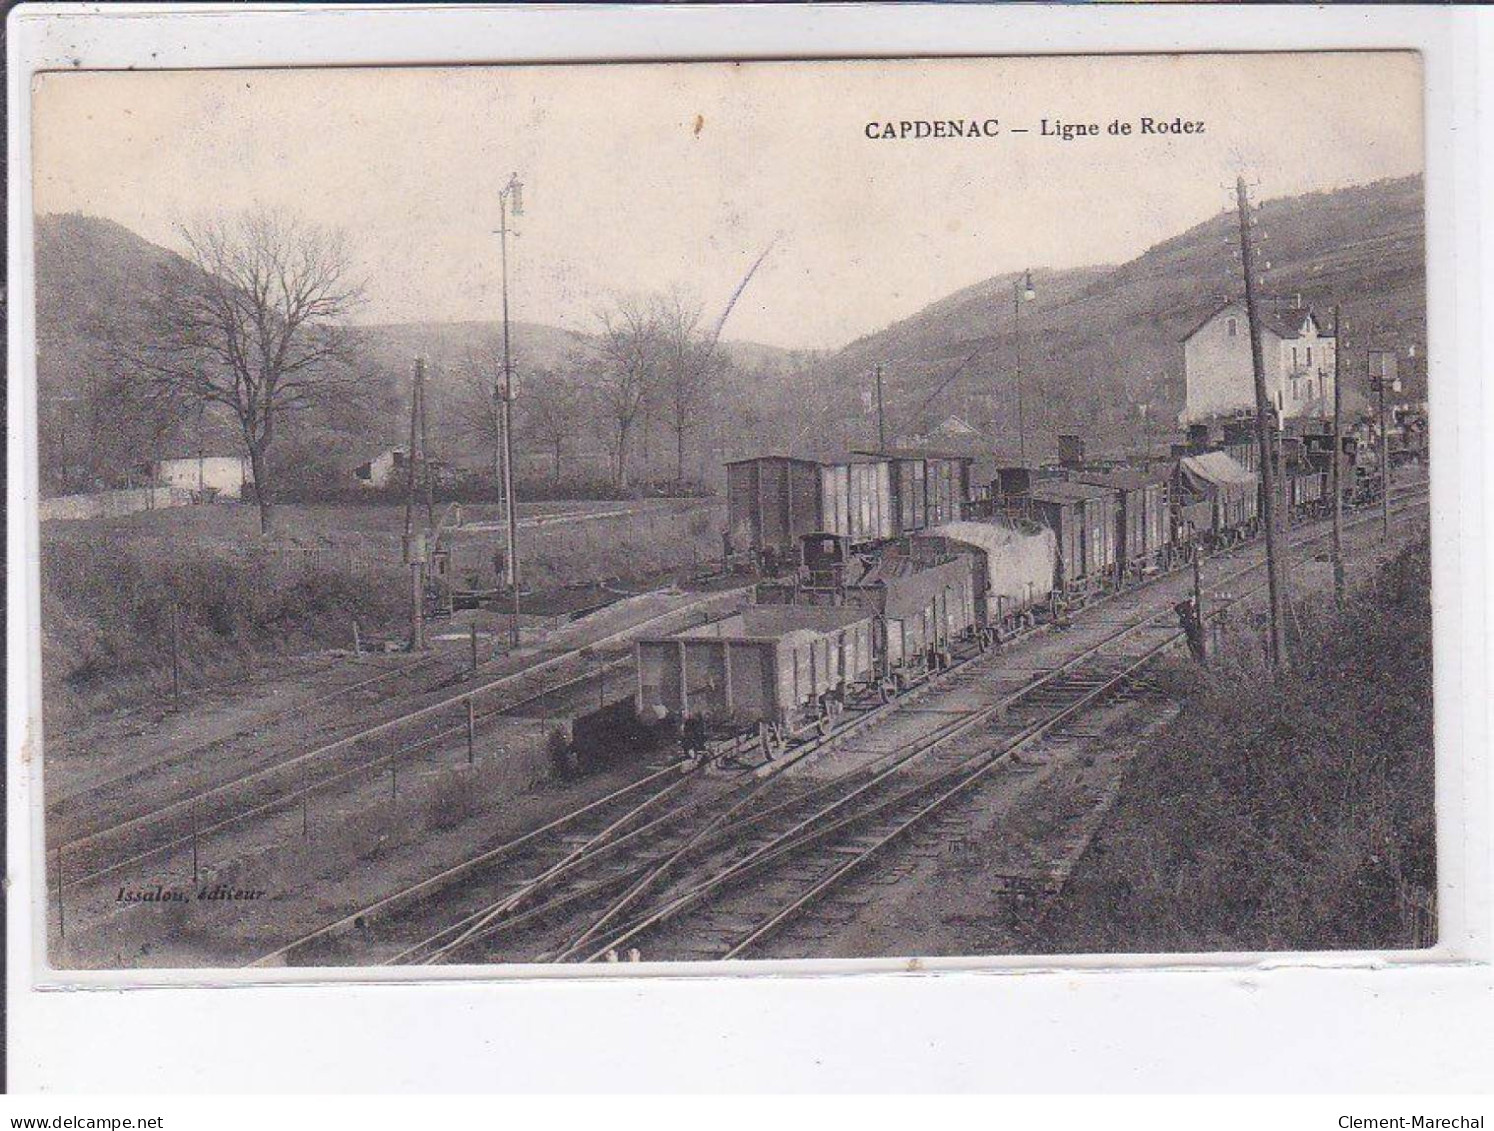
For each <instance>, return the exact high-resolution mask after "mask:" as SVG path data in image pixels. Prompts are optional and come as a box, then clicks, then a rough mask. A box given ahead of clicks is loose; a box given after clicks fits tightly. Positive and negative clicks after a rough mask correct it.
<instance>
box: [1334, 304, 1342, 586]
mask: <svg viewBox="0 0 1494 1131" xmlns="http://www.w3.org/2000/svg"><path fill="white" fill-rule="evenodd" d="M1343 356H1344V320H1343V314H1342V312H1341V311H1340V310H1339V307H1338V304H1337V303H1334V304H1333V465H1332V470H1333V599H1334V601H1335V602H1336V603H1337V604H1338V606H1339V607H1340V608H1342V607H1343V603H1344V485H1343V481H1342V479H1341V478H1340V476H1341V475H1342V466H1343V462H1344V395H1343Z"/></svg>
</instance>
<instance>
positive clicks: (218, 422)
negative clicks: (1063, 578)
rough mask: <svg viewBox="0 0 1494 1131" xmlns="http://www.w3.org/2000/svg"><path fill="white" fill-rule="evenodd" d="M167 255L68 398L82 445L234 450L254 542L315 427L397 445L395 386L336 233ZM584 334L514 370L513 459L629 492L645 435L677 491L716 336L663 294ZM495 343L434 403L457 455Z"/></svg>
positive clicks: (477, 417)
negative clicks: (585, 450)
mask: <svg viewBox="0 0 1494 1131" xmlns="http://www.w3.org/2000/svg"><path fill="white" fill-rule="evenodd" d="M179 239H180V245H181V249H182V250H181V253H180V254H179V255H173V256H168V257H166V259H165V261H164V262H163V263H162V264H160V265H159V268H158V271H157V275H156V277H155V278H154V279H153V280H151V282H150V286H149V287H147V288H145V292H146V293H145V294H144V296H143V298H142V300H141V311H140V312H139V313H140V314H141V317H140V318H138V319H136V320H134V321H133V322H132V327H131V331H130V332H129V333H128V334H125V333H121V334H120V338H121V340H117V341H111V342H109V343H108V344H107V347H106V348H105V349H104V351H103V352H104V353H105V354H106V355H107V357H108V363H107V365H105V366H103V367H102V368H101V369H99V370H98V371H96V372H95V373H94V375H93V376H92V377H91V379H90V382H89V384H88V386H87V388H86V389H85V391H84V393H83V394H82V396H81V399H82V400H84V401H86V402H87V404H86V406H85V407H86V413H85V414H84V415H85V416H86V418H87V419H88V420H90V421H92V424H91V425H90V427H91V428H92V429H93V432H95V433H103V432H107V431H109V430H110V429H112V430H114V432H116V433H117V434H118V435H120V436H124V435H128V437H129V440H128V441H127V447H128V448H129V449H130V450H131V451H132V452H133V454H134V456H135V458H136V459H142V458H147V457H149V456H150V455H151V453H152V451H156V452H159V451H160V450H161V449H162V447H163V445H166V446H170V441H172V440H173V439H175V440H176V441H178V443H179V442H180V441H181V440H182V439H183V438H184V437H186V436H189V435H195V436H196V437H197V439H198V440H199V442H201V439H202V437H203V435H204V434H205V431H206V432H213V433H214V435H216V436H217V437H218V439H217V440H216V441H215V442H216V443H218V444H220V445H221V444H222V443H223V442H224V437H226V436H227V435H228V434H231V435H232V437H233V439H234V441H235V446H237V447H238V448H239V449H240V450H241V452H242V454H243V455H244V456H245V457H246V458H247V460H248V462H249V464H250V466H251V467H252V470H253V476H254V483H255V490H254V495H255V499H256V501H257V504H258V507H259V514H260V528H261V530H262V531H263V532H265V533H268V532H269V531H270V530H271V529H272V528H273V525H274V508H275V504H276V501H277V498H279V497H280V496H281V492H282V487H283V483H284V482H285V481H286V478H287V474H288V471H287V467H288V464H287V458H286V457H287V456H288V455H289V454H290V453H292V452H294V453H296V454H297V456H298V457H304V458H305V459H307V460H310V461H312V462H313V463H314V464H315V463H317V461H321V462H320V464H319V466H321V467H325V466H326V461H327V459H328V452H327V450H326V448H327V445H326V444H325V443H321V442H320V437H321V436H323V435H325V433H326V430H329V429H330V430H332V431H334V432H337V433H338V434H340V435H341V436H343V437H347V438H348V441H349V443H350V444H353V443H361V444H364V445H368V444H370V443H377V442H380V441H383V440H386V439H388V438H389V437H390V436H391V435H398V434H399V430H398V428H397V427H391V426H392V425H395V424H396V420H395V419H391V417H392V416H396V415H397V413H398V412H399V411H400V410H399V408H398V405H399V403H400V402H401V401H402V400H404V398H403V396H402V394H401V388H402V384H403V381H404V379H405V378H404V375H403V374H399V373H391V372H389V370H388V367H387V365H381V363H380V362H379V361H378V360H377V358H376V354H377V352H378V351H376V350H374V349H372V348H370V342H369V340H368V335H367V332H366V331H362V330H360V329H359V328H357V327H355V326H353V325H352V324H351V319H352V318H353V317H354V316H355V315H356V314H357V313H358V312H359V311H360V310H361V309H362V308H363V306H364V301H365V287H364V284H363V281H362V280H361V279H359V278H358V277H357V272H356V267H355V261H354V256H353V252H352V247H351V244H350V241H349V239H348V238H347V236H346V235H345V234H344V233H342V232H339V231H336V230H332V229H328V228H324V227H321V226H318V225H315V224H311V223H308V222H305V221H304V220H302V219H300V218H298V217H296V216H295V215H294V214H291V213H288V212H284V211H274V210H269V209H264V208H257V209H253V210H250V211H246V212H244V213H240V214H234V215H227V216H218V217H213V218H209V219H204V220H199V221H196V222H193V223H189V224H184V225H182V226H181V227H180V229H179ZM125 321H129V320H126V319H119V320H118V322H119V324H120V325H123V323H124V322H125ZM114 322H115V320H114V319H112V318H111V324H113V323H114ZM592 322H593V330H592V332H590V333H578V334H575V335H573V338H574V343H573V348H572V349H570V350H569V351H568V352H567V354H566V355H565V357H564V358H563V360H558V361H557V360H555V359H551V360H550V361H549V362H547V363H545V364H538V365H534V366H530V365H527V364H526V359H525V358H524V357H523V356H522V355H518V356H516V357H515V359H514V360H515V363H516V364H515V375H516V384H517V386H518V389H519V392H518V395H517V396H516V398H515V403H514V406H513V410H514V411H513V417H514V430H515V443H516V445H518V446H520V447H522V448H523V449H525V450H527V451H530V452H538V451H543V452H545V453H546V456H547V458H548V461H549V463H550V465H551V470H552V473H553V476H554V478H555V479H556V480H557V481H558V480H560V479H561V478H562V475H563V461H564V458H565V455H566V452H567V449H568V448H569V449H571V450H577V449H578V448H582V447H585V446H587V445H591V446H594V447H595V446H600V447H601V448H602V449H603V450H605V453H606V458H607V463H608V476H609V478H610V480H611V482H612V485H613V486H614V487H615V488H617V489H626V488H628V487H629V485H630V483H631V482H632V481H633V477H634V475H635V468H636V465H637V462H638V450H637V449H638V448H639V446H640V439H641V437H640V430H643V431H644V432H645V434H646V433H647V429H648V428H649V427H650V426H651V425H652V424H654V423H655V422H658V423H662V424H663V426H664V429H665V431H666V433H667V435H668V438H669V440H670V442H671V446H672V448H673V452H672V455H673V471H674V478H675V480H676V481H677V482H681V483H683V482H686V481H687V480H689V479H690V478H691V476H690V475H689V471H690V452H691V447H692V443H694V442H695V441H696V439H697V436H698V434H699V433H701V432H702V431H703V429H704V426H705V424H706V423H707V421H708V420H711V419H717V420H719V416H720V413H721V412H723V411H727V409H726V407H725V404H724V397H723V381H724V379H725V378H726V377H727V376H728V375H729V374H732V373H733V372H734V368H733V366H732V364H731V362H730V361H729V360H728V359H727V358H726V357H725V356H724V355H723V352H722V351H721V349H720V348H719V342H718V338H719V333H720V320H717V321H716V322H715V323H714V324H712V323H710V322H709V321H708V320H707V318H706V316H705V313H704V310H703V308H702V305H701V304H700V303H699V301H697V300H696V299H694V298H693V297H692V296H690V295H689V294H688V293H686V292H684V291H682V290H680V289H678V288H675V289H672V290H669V291H667V292H665V293H660V294H656V295H652V296H645V297H633V296H628V297H618V298H614V299H612V300H610V301H609V302H608V303H606V304H605V305H603V306H600V307H599V308H598V309H596V310H595V311H594V312H593V318H592ZM500 340H501V339H499V338H498V337H497V334H496V333H495V334H493V335H492V337H491V339H490V340H485V341H484V342H483V343H482V344H481V345H480V346H478V347H474V348H472V349H469V351H468V352H467V355H466V357H465V358H464V359H463V361H462V362H461V364H460V365H459V369H460V373H459V374H457V375H455V376H456V380H455V382H454V388H452V389H451V390H450V392H449V397H450V399H451V401H452V407H453V409H454V410H455V416H456V417H457V420H458V422H459V426H460V428H461V429H462V430H463V432H464V434H465V438H466V439H467V440H468V441H469V448H470V447H471V446H476V447H479V448H481V449H485V450H489V451H491V450H494V449H495V448H496V446H497V440H498V420H499V404H500V402H499V400H498V398H497V389H499V388H501V385H502V353H501V348H500V346H499V341H500ZM411 361H413V357H412V358H411ZM736 376H737V378H738V379H739V380H738V382H737V384H738V385H739V386H740V384H741V380H742V378H743V375H741V374H740V373H737V374H736ZM732 396H733V398H734V399H735V401H736V410H737V411H738V412H739V413H740V414H741V415H742V418H743V419H744V420H745V421H746V422H747V423H748V424H749V425H751V424H752V422H753V420H754V419H755V413H754V409H753V408H752V406H751V405H750V404H747V405H743V404H742V403H741V401H742V399H743V398H742V397H741V395H740V389H739V390H738V392H737V393H735V394H732ZM747 399H748V400H750V398H747ZM405 403H408V402H407V401H406V402H405ZM205 421H206V422H208V423H206V424H205V423H204V422H205ZM194 425H195V432H194V431H193V428H194ZM45 446H46V445H45V438H44V447H45ZM64 446H65V445H64ZM488 466H489V467H491V466H492V465H491V464H489V465H488Z"/></svg>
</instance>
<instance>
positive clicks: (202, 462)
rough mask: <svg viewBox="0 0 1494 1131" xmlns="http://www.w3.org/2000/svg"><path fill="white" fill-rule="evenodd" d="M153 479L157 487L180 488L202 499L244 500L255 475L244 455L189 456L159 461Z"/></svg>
mask: <svg viewBox="0 0 1494 1131" xmlns="http://www.w3.org/2000/svg"><path fill="white" fill-rule="evenodd" d="M151 479H152V480H153V481H154V482H155V484H156V485H157V486H160V487H178V488H181V489H182V490H186V491H191V492H192V493H193V494H194V495H196V496H198V497H201V498H218V499H242V498H243V497H244V488H245V487H247V486H249V485H251V484H252V483H253V482H254V472H253V471H251V470H250V468H249V461H248V460H246V459H244V458H243V457H242V456H208V455H203V456H187V457H186V458H184V459H163V460H159V461H157V462H156V463H155V464H154V465H153V466H152V468H151Z"/></svg>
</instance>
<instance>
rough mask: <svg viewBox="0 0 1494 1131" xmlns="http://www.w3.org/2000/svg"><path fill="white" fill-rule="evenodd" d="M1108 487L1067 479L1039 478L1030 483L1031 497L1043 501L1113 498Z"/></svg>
mask: <svg viewBox="0 0 1494 1131" xmlns="http://www.w3.org/2000/svg"><path fill="white" fill-rule="evenodd" d="M1112 490H1113V488H1110V487H1097V486H1095V485H1094V484H1091V483H1075V482H1073V481H1072V480H1069V479H1040V480H1038V482H1036V483H1034V484H1033V485H1032V490H1031V491H1030V492H1028V493H1029V495H1031V497H1032V498H1034V499H1037V500H1038V501H1039V502H1044V503H1072V502H1076V501H1081V500H1084V499H1109V498H1113V496H1112V495H1111V491H1112Z"/></svg>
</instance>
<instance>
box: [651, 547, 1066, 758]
mask: <svg viewBox="0 0 1494 1131" xmlns="http://www.w3.org/2000/svg"><path fill="white" fill-rule="evenodd" d="M1054 547H1055V539H1054V535H1053V532H1052V531H1051V530H1048V529H1047V528H1046V527H1043V526H1039V525H1036V524H1032V523H1028V522H1025V521H1020V520H1019V521H1017V522H1008V521H1006V520H991V521H987V522H952V523H946V524H944V525H941V526H935V527H932V528H930V529H928V530H925V531H921V532H918V533H916V534H915V535H913V536H911V537H906V538H900V539H894V540H891V541H888V542H884V543H882V544H880V545H878V546H877V547H876V548H875V549H872V550H868V551H860V552H850V553H847V552H846V540H845V539H843V538H840V537H837V536H833V535H811V536H808V537H807V538H806V539H805V548H804V549H805V554H804V557H805V564H804V566H803V568H802V569H801V570H799V571H796V573H795V575H794V576H793V577H789V578H781V579H777V580H771V581H768V582H765V583H763V584H762V585H760V586H759V587H758V593H757V599H758V600H757V603H756V604H753V605H749V606H748V607H746V608H744V609H742V610H741V611H740V612H737V613H734V614H732V615H731V616H728V617H724V618H722V619H720V620H715V621H711V622H709V623H707V624H704V625H700V626H697V627H695V628H691V629H687V630H685V631H683V632H679V633H675V634H673V635H671V636H665V637H658V638H652V639H644V640H640V641H639V642H638V644H637V667H638V689H637V701H636V710H637V712H638V717H639V719H640V720H641V721H643V722H644V723H645V724H646V725H648V726H652V727H655V728H659V729H662V730H664V731H666V732H672V733H676V734H680V735H681V736H682V737H683V738H684V741H685V743H686V746H687V749H693V750H695V751H697V752H703V751H704V749H705V748H706V746H707V745H710V746H717V745H720V744H726V745H729V746H732V747H736V748H741V747H743V746H744V745H748V744H751V745H755V746H756V747H757V748H758V749H760V750H761V752H762V753H763V754H764V755H765V756H766V757H769V758H771V757H773V756H774V755H775V754H777V753H778V752H779V751H781V750H783V749H784V748H785V747H786V746H787V745H788V744H789V743H791V742H793V741H795V740H798V739H802V738H804V737H806V736H812V735H814V734H825V733H829V731H830V730H831V729H833V728H834V726H835V725H836V722H837V720H838V719H839V718H840V716H841V715H842V714H843V713H844V712H845V711H846V710H847V709H850V708H854V707H864V706H870V705H874V704H876V703H885V702H888V701H890V700H891V699H892V698H894V697H895V696H897V695H899V694H901V693H902V692H904V691H906V690H908V689H909V688H910V687H912V686H914V685H915V684H917V683H920V682H922V681H924V680H926V679H928V678H929V677H931V676H933V675H935V674H937V673H939V672H941V671H943V670H945V669H946V668H948V667H949V666H951V665H952V664H953V663H954V662H955V659H956V657H957V656H958V655H959V654H961V653H963V652H967V651H971V650H984V649H986V648H988V647H990V646H991V645H993V644H995V643H998V642H999V641H1001V640H1002V639H1003V638H1005V637H1006V636H1008V635H1010V634H1012V633H1015V632H1018V631H1020V630H1022V629H1023V628H1024V627H1030V626H1032V625H1034V624H1035V623H1037V621H1038V620H1039V619H1040V618H1041V617H1043V616H1045V615H1047V612H1048V611H1049V610H1050V609H1051V599H1052V593H1053V560H1054V552H1055V550H1054Z"/></svg>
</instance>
